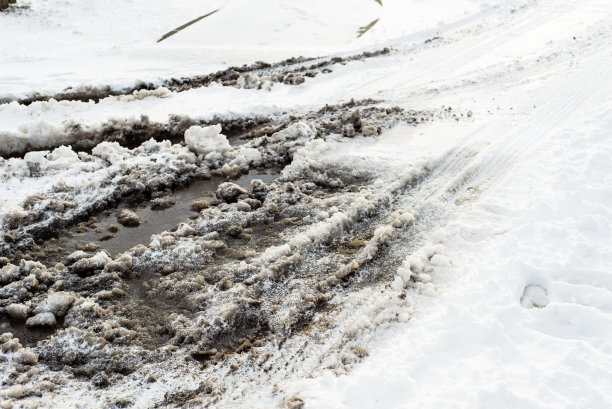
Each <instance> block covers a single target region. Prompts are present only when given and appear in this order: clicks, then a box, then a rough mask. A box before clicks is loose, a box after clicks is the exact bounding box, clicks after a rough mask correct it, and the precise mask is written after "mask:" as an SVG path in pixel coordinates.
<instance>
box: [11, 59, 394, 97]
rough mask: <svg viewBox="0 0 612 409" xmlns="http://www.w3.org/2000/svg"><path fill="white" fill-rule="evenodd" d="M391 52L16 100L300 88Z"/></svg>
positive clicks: (85, 88)
mask: <svg viewBox="0 0 612 409" xmlns="http://www.w3.org/2000/svg"><path fill="white" fill-rule="evenodd" d="M389 53H391V49H389V48H383V49H380V50H375V51H365V52H363V53H361V54H356V55H352V56H346V57H333V58H305V57H292V58H289V59H287V60H284V61H281V62H278V63H274V64H270V63H266V62H262V61H259V62H256V63H254V64H251V65H246V64H245V65H242V66H240V67H236V66H234V67H229V68H227V69H225V70H221V71H217V72H215V73H211V74H206V75H199V76H194V77H183V78H171V79H168V80H165V81H161V82H158V83H153V82H142V81H141V82H138V83H136V84H135V85H134V86H133V87H129V88H124V89H113V88H111V87H110V86H102V87H93V86H83V87H79V88H72V87H71V88H67V89H66V90H65V91H64V92H60V93H57V94H43V93H35V94H32V95H30V96H28V97H26V98H20V99H16V101H17V102H18V103H20V104H23V105H30V104H31V103H33V102H36V101H48V100H49V99H52V98H53V99H55V100H58V101H62V100H70V101H83V102H88V101H95V102H99V101H100V100H101V99H103V98H106V97H109V96H119V95H130V94H133V93H134V92H135V91H142V90H154V89H156V88H159V87H162V86H163V87H166V88H168V89H170V90H172V91H178V92H180V91H185V90H188V89H192V88H199V87H205V86H208V85H210V84H211V83H212V82H216V83H218V84H222V85H224V86H232V87H241V88H261V87H265V86H267V85H266V84H273V83H284V84H288V85H299V84H301V83H303V82H304V80H305V78H312V77H315V76H317V75H319V74H325V73H329V72H331V67H332V66H334V65H336V64H346V63H349V62H352V61H362V60H365V59H368V58H374V57H378V56H382V55H387V54H389ZM12 101H15V99H10V98H4V99H3V98H0V104H4V103H9V102H12Z"/></svg>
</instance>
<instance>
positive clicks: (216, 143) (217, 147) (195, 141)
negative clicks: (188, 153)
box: [185, 124, 230, 155]
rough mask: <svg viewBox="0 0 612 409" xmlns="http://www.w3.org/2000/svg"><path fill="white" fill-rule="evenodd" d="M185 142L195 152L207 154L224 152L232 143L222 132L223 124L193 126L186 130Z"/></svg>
mask: <svg viewBox="0 0 612 409" xmlns="http://www.w3.org/2000/svg"><path fill="white" fill-rule="evenodd" d="M185 143H186V144H187V146H188V147H189V149H191V150H192V151H193V152H196V153H201V154H203V155H207V154H209V153H211V152H219V153H223V152H225V151H226V150H228V149H229V147H230V144H229V142H228V141H227V138H226V137H225V135H223V134H221V125H219V124H217V125H211V126H206V127H201V126H192V127H190V128H189V129H187V130H186V131H185Z"/></svg>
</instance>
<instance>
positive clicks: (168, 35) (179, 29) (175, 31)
mask: <svg viewBox="0 0 612 409" xmlns="http://www.w3.org/2000/svg"><path fill="white" fill-rule="evenodd" d="M219 10H221V9H217V10H214V11H211V12H210V13H207V14H204V15H203V16H200V17H198V18H195V19H193V20H191V21H190V22H188V23H186V24H183V25H182V26H180V27H177V28H175V29H174V30H172V31H170V32H168V33H166V34H164V35H163V36H162V37H161V38H160V39H159V40H157V42H158V43H161V42H162V41H164V40H165V39H166V38H168V37H172V36H173V35H175V34H176V33H178V32H179V31H182V30H184V29H186V28H187V27H189V26H191V25H193V24H195V23H197V22H198V21H200V20H202V19H205V18H206V17H208V16H212V15H213V14H215V13H216V12H218V11H219Z"/></svg>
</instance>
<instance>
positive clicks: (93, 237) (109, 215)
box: [46, 169, 279, 262]
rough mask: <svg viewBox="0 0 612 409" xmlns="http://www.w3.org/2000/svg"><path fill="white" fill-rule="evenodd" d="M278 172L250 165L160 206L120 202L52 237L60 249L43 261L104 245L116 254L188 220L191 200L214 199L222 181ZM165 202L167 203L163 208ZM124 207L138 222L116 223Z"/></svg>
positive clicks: (243, 182) (244, 182) (197, 184)
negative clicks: (245, 171) (244, 171)
mask: <svg viewBox="0 0 612 409" xmlns="http://www.w3.org/2000/svg"><path fill="white" fill-rule="evenodd" d="M278 175H279V171H278V170H276V169H274V170H272V169H260V170H257V169H253V170H251V171H250V172H249V173H248V174H245V175H242V176H241V177H239V178H238V179H234V180H230V179H226V178H223V177H212V178H211V179H208V180H196V181H194V182H193V183H191V184H190V185H189V186H187V187H184V188H180V189H177V190H175V191H174V192H173V193H172V194H170V195H167V196H165V197H163V198H162V200H163V201H164V202H165V203H167V204H166V205H164V206H161V207H159V206H155V205H154V204H152V203H153V202H147V203H122V204H120V205H119V206H118V207H117V208H114V209H109V210H106V211H105V212H103V213H102V214H100V215H98V216H96V217H94V218H92V220H91V222H90V223H89V224H88V226H84V225H80V226H76V227H74V228H72V229H71V230H70V231H69V232H68V234H65V235H63V236H62V237H60V238H58V239H57V240H55V241H54V243H53V247H55V248H56V249H57V248H59V249H61V251H59V252H57V253H56V254H54V255H53V256H51V257H50V258H49V259H47V260H46V261H47V262H50V261H51V262H61V261H62V258H63V257H65V256H67V255H68V254H70V253H72V252H74V251H77V250H80V249H83V250H90V251H93V250H97V249H106V250H107V251H108V252H109V253H110V255H111V256H112V257H115V256H116V255H117V254H120V253H123V252H124V251H126V250H129V249H130V248H132V247H134V246H136V245H138V244H145V245H146V244H149V241H150V239H151V235H153V234H158V233H161V232H163V231H167V230H172V229H174V228H175V227H176V225H177V224H178V223H180V222H182V221H185V220H187V219H188V218H189V217H190V216H192V215H193V214H194V210H192V203H193V202H194V201H199V200H211V199H213V198H214V194H215V191H216V190H217V187H218V186H219V185H220V184H221V183H223V182H227V181H231V182H233V183H236V184H237V185H240V186H242V187H244V188H250V186H251V181H252V180H255V179H261V180H262V181H264V182H265V183H270V182H272V181H273V180H275V179H276V178H277V177H278ZM165 206H169V207H167V208H164V207H165ZM124 209H129V210H132V211H133V212H135V213H136V214H137V215H138V217H139V218H140V225H139V226H137V227H126V226H123V225H121V224H120V223H119V221H118V220H117V216H118V214H119V213H120V212H121V211H122V210H124ZM114 230H116V231H114ZM91 243H93V245H92V244H91Z"/></svg>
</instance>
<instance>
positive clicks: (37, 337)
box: [0, 318, 55, 347]
mask: <svg viewBox="0 0 612 409" xmlns="http://www.w3.org/2000/svg"><path fill="white" fill-rule="evenodd" d="M5 332H10V333H11V334H13V337H14V338H19V343H20V344H21V345H23V346H24V347H32V346H36V344H37V343H38V341H42V340H45V339H47V338H49V337H50V336H51V335H53V334H54V333H55V328H52V327H34V328H28V327H26V326H25V323H24V321H21V320H12V319H6V318H3V319H2V320H0V335H1V334H4V333H5Z"/></svg>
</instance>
